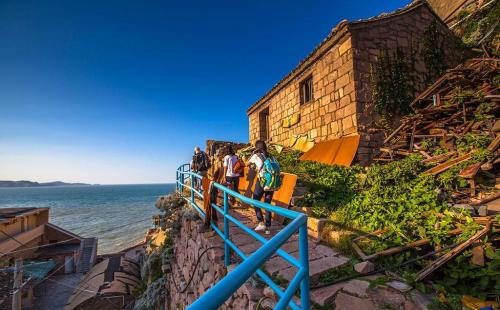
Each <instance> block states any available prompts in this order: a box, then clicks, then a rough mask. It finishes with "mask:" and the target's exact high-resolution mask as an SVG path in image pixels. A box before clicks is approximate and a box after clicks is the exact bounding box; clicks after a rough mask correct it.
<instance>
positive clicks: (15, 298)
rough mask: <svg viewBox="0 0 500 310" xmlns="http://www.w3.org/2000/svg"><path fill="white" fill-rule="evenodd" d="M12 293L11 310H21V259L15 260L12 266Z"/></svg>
mask: <svg viewBox="0 0 500 310" xmlns="http://www.w3.org/2000/svg"><path fill="white" fill-rule="evenodd" d="M14 268H15V269H14V292H13V293H12V310H21V299H22V293H21V286H22V282H23V259H22V258H17V259H16V262H15V266H14Z"/></svg>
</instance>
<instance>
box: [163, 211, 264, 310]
mask: <svg viewBox="0 0 500 310" xmlns="http://www.w3.org/2000/svg"><path fill="white" fill-rule="evenodd" d="M176 235H177V236H176V237H175V239H174V240H173V244H174V255H173V257H174V261H173V262H172V269H173V270H172V271H171V272H170V273H169V275H168V278H167V291H168V292H169V294H170V296H169V298H167V304H166V309H169V310H177V309H179V310H180V309H185V308H187V306H189V305H190V304H192V303H193V302H194V301H195V300H197V299H198V298H199V297H200V296H201V295H203V294H204V293H205V292H206V291H207V290H208V289H209V288H211V287H212V286H214V285H215V284H216V283H217V282H219V281H220V280H221V279H222V278H223V277H224V276H225V275H226V273H227V271H226V269H225V268H224V251H223V249H222V248H221V247H223V242H222V239H221V238H220V237H219V236H218V235H216V233H215V232H214V231H212V230H210V231H208V232H205V230H204V229H203V223H202V221H201V220H200V219H199V218H198V217H197V216H192V217H189V216H184V217H183V218H182V220H181V228H180V233H178V234H176ZM211 247H218V248H214V249H210V250H208V251H207V253H206V254H205V255H203V256H201V259H200V262H199V264H198V267H197V268H196V270H195V264H196V262H197V259H198V256H199V255H200V254H201V253H202V252H203V251H204V250H205V249H208V248H211ZM192 274H194V276H193V279H192V281H191V283H190V285H189V287H188V288H187V290H186V291H185V292H179V290H178V289H181V291H182V290H183V289H184V288H185V287H186V284H187V282H188V281H189V279H190V277H191V275H192ZM172 278H173V279H172ZM172 280H173V281H172ZM177 285H178V286H180V287H179V288H178V287H177ZM262 296H263V293H262V289H256V288H253V286H252V285H251V284H249V283H247V284H244V285H243V286H242V287H240V288H239V289H238V291H236V293H235V294H234V295H233V296H232V297H231V298H229V299H228V300H227V301H226V302H225V303H224V304H223V305H222V306H221V307H220V308H219V309H221V310H231V309H234V310H237V309H254V308H255V305H256V304H257V303H258V301H259V299H260V298H261V297H262Z"/></svg>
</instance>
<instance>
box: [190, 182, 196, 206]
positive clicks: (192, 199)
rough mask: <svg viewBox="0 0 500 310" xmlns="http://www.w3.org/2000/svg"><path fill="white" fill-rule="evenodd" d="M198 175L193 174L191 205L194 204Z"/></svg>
mask: <svg viewBox="0 0 500 310" xmlns="http://www.w3.org/2000/svg"><path fill="white" fill-rule="evenodd" d="M195 183H196V177H195V176H194V175H191V205H194V189H195Z"/></svg>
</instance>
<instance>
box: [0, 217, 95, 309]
mask: <svg viewBox="0 0 500 310" xmlns="http://www.w3.org/2000/svg"><path fill="white" fill-rule="evenodd" d="M96 257H97V239H96V238H83V237H81V236H78V235H76V234H73V233H71V232H69V231H66V230H64V229H62V228H61V227H58V226H56V225H54V224H51V223H49V208H2V209H0V267H1V268H2V269H5V268H9V267H12V266H13V265H14V262H15V261H16V260H19V259H22V261H24V263H23V264H24V269H23V270H24V277H23V278H22V282H24V283H25V285H24V286H23V288H22V290H21V305H22V306H23V307H26V306H33V287H34V286H37V288H38V286H39V284H40V283H43V281H44V280H45V278H46V277H48V276H53V275H64V274H71V273H75V272H86V271H88V270H89V268H90V267H92V266H93V264H94V262H95V260H96ZM30 269H31V273H30V272H29V271H30ZM7 275H8V276H7V277H3V276H1V275H0V291H5V290H8V291H9V292H12V288H13V287H12V283H13V282H12V272H10V273H7ZM11 299H12V297H11V296H10V295H8V296H6V297H5V298H3V296H0V309H1V310H3V309H9V310H10V307H11ZM35 302H36V300H35Z"/></svg>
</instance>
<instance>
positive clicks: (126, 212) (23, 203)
mask: <svg viewBox="0 0 500 310" xmlns="http://www.w3.org/2000/svg"><path fill="white" fill-rule="evenodd" d="M174 188H175V185H174V184H144V185H142V184H139V185H92V186H55V187H23V188H20V187H17V188H0V208H18V207H37V208H40V207H48V208H50V222H51V223H53V224H55V225H57V226H60V227H62V228H64V229H66V230H69V231H71V232H73V233H75V234H78V235H80V236H82V237H97V238H98V239H99V240H98V253H99V254H105V253H113V252H117V251H120V250H121V249H124V248H126V247H127V246H130V245H133V244H135V243H137V242H140V241H141V240H143V239H144V237H145V235H146V231H147V229H148V228H149V227H151V226H152V220H151V217H152V216H153V215H155V214H158V213H159V211H158V209H156V208H155V206H154V205H155V201H156V199H157V198H158V197H159V196H161V195H166V194H168V193H170V192H172V191H173V190H174Z"/></svg>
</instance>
